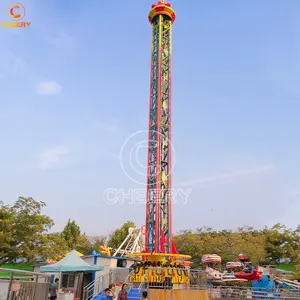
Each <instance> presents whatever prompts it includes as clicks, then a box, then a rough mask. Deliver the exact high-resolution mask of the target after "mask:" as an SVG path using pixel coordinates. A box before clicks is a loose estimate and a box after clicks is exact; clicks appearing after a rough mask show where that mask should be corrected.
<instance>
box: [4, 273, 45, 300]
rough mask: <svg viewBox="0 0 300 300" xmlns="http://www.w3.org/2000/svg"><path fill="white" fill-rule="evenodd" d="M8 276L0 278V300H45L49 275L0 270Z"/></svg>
mask: <svg viewBox="0 0 300 300" xmlns="http://www.w3.org/2000/svg"><path fill="white" fill-rule="evenodd" d="M0 272H5V273H9V276H5V277H1V278H0V300H47V299H48V294H49V287H50V277H49V275H45V274H41V273H36V272H28V271H22V270H12V269H4V268H0Z"/></svg>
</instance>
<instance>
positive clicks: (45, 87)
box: [37, 81, 62, 96]
mask: <svg viewBox="0 0 300 300" xmlns="http://www.w3.org/2000/svg"><path fill="white" fill-rule="evenodd" d="M61 91H62V86H61V85H60V84H58V83H57V82H56V81H45V82H42V83H40V84H39V86H38V88H37V93H38V94H39V95H42V96H51V95H56V94H59V93H60V92H61Z"/></svg>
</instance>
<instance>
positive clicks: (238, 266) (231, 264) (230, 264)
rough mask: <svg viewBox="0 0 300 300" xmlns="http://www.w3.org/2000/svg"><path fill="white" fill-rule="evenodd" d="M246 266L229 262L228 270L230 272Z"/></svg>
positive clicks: (236, 262)
mask: <svg viewBox="0 0 300 300" xmlns="http://www.w3.org/2000/svg"><path fill="white" fill-rule="evenodd" d="M243 267H244V264H243V263H241V262H239V261H234V262H228V263H227V264H226V269H227V270H230V269H238V268H241V269H242V268H243Z"/></svg>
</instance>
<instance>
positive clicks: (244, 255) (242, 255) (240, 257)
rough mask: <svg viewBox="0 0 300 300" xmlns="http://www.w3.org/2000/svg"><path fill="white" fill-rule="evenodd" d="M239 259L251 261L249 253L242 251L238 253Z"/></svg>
mask: <svg viewBox="0 0 300 300" xmlns="http://www.w3.org/2000/svg"><path fill="white" fill-rule="evenodd" d="M238 260H239V261H241V262H246V261H249V257H248V255H246V254H243V253H241V254H239V255H238Z"/></svg>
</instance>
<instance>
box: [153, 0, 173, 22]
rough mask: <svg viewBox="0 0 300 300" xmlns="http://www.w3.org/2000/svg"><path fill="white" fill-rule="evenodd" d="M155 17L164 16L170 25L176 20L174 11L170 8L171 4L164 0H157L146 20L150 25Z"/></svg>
mask: <svg viewBox="0 0 300 300" xmlns="http://www.w3.org/2000/svg"><path fill="white" fill-rule="evenodd" d="M157 15H165V16H168V17H169V18H170V19H171V20H172V23H174V21H175V19H176V15H175V11H174V10H173V8H171V4H170V3H167V2H166V1H165V0H159V1H158V3H157V4H153V5H152V9H151V10H150V13H149V16H148V19H149V22H150V23H151V24H152V22H153V18H154V17H155V16H157Z"/></svg>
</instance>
